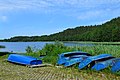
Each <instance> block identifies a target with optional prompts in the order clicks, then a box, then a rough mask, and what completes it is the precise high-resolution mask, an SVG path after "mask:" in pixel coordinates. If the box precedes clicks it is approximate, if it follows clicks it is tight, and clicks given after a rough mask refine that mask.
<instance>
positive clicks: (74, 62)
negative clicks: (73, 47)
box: [64, 55, 88, 67]
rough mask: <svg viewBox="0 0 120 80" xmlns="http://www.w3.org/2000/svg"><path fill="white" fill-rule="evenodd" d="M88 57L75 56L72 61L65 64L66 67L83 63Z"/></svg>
mask: <svg viewBox="0 0 120 80" xmlns="http://www.w3.org/2000/svg"><path fill="white" fill-rule="evenodd" d="M87 57H88V56H86V55H80V56H79V57H77V56H74V57H72V58H71V59H70V60H67V61H66V62H65V64H64V66H65V67H68V66H72V65H74V64H76V63H80V62H81V61H83V60H84V59H86V58H87Z"/></svg>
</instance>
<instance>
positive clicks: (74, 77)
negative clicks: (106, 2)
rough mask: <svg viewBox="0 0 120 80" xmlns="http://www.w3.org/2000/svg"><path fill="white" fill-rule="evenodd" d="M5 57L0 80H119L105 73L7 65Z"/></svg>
mask: <svg viewBox="0 0 120 80" xmlns="http://www.w3.org/2000/svg"><path fill="white" fill-rule="evenodd" d="M5 57H6V56H3V57H0V80H120V76H117V75H115V74H113V73H109V72H105V71H104V72H102V71H100V72H96V71H92V70H80V71H78V69H75V68H56V67H38V68H28V67H26V66H21V65H16V64H12V63H9V62H7V61H6V60H5Z"/></svg>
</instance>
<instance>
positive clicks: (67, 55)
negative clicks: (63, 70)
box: [57, 51, 91, 65]
mask: <svg viewBox="0 0 120 80" xmlns="http://www.w3.org/2000/svg"><path fill="white" fill-rule="evenodd" d="M80 55H86V56H91V55H90V54H88V53H86V52H82V51H73V52H66V53H62V54H60V55H59V59H58V62H57V63H58V64H59V65H61V64H64V63H65V62H66V61H68V60H70V59H71V58H77V57H79V56H80Z"/></svg>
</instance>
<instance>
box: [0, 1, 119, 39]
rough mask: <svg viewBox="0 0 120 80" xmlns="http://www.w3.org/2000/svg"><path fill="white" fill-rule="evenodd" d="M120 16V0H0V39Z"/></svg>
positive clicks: (35, 33)
mask: <svg viewBox="0 0 120 80" xmlns="http://www.w3.org/2000/svg"><path fill="white" fill-rule="evenodd" d="M118 16H120V0H0V39H4V38H10V37H13V36H40V35H49V34H52V33H56V32H60V31H63V30H65V29H67V28H74V27H76V26H81V25H95V24H102V23H105V22H106V21H109V20H111V19H112V18H115V17H118Z"/></svg>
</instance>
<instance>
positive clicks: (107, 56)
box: [79, 54, 113, 69]
mask: <svg viewBox="0 0 120 80" xmlns="http://www.w3.org/2000/svg"><path fill="white" fill-rule="evenodd" d="M111 58H113V57H112V56H111V55H110V54H100V55H97V56H91V57H88V58H86V59H85V60H83V61H82V62H81V63H79V69H82V68H84V67H86V66H87V65H88V64H90V63H91V65H94V64H92V63H93V62H95V61H105V60H108V59H111Z"/></svg>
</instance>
